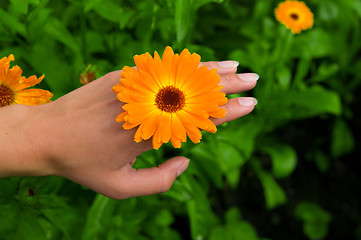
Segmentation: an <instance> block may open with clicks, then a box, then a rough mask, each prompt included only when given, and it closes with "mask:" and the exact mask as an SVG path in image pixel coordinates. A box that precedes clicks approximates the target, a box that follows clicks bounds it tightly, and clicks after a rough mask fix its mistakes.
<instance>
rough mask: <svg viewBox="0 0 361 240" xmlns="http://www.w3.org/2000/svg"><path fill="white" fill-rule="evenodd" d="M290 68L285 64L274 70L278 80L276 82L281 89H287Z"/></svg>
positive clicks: (289, 80)
mask: <svg viewBox="0 0 361 240" xmlns="http://www.w3.org/2000/svg"><path fill="white" fill-rule="evenodd" d="M291 76H292V73H291V70H290V69H289V68H288V67H286V66H281V67H280V68H277V70H276V78H277V80H278V84H279V85H280V87H281V88H282V89H288V88H289V86H290V82H291Z"/></svg>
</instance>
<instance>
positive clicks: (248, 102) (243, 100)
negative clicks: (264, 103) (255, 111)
mask: <svg viewBox="0 0 361 240" xmlns="http://www.w3.org/2000/svg"><path fill="white" fill-rule="evenodd" d="M238 102H239V104H241V105H242V106H245V107H253V106H255V105H257V103H258V101H257V99H255V98H253V97H240V98H238Z"/></svg>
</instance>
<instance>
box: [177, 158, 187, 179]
mask: <svg viewBox="0 0 361 240" xmlns="http://www.w3.org/2000/svg"><path fill="white" fill-rule="evenodd" d="M188 165H189V159H187V160H185V161H183V163H181V165H180V166H179V167H178V170H177V177H178V176H179V175H181V174H182V173H183V172H184V171H185V170H186V169H187V167H188Z"/></svg>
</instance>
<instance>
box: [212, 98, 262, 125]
mask: <svg viewBox="0 0 361 240" xmlns="http://www.w3.org/2000/svg"><path fill="white" fill-rule="evenodd" d="M256 104H257V100H256V99H255V98H253V97H239V98H232V99H230V100H229V101H228V103H226V104H225V105H223V106H221V108H224V109H226V116H225V117H224V118H211V120H212V121H213V123H214V124H215V125H220V124H222V123H225V122H229V121H232V120H235V119H237V118H240V117H243V116H244V115H247V114H248V113H250V112H251V111H252V110H253V109H254V106H255V105H256Z"/></svg>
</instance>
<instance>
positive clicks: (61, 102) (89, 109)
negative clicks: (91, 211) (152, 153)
mask: <svg viewBox="0 0 361 240" xmlns="http://www.w3.org/2000/svg"><path fill="white" fill-rule="evenodd" d="M201 64H202V65H206V66H207V67H208V68H209V69H212V68H217V69H218V73H219V74H220V78H221V84H222V85H223V86H224V87H223V90H222V91H224V92H225V93H227V94H232V93H238V92H241V91H246V90H250V89H252V88H253V87H254V86H255V85H256V82H257V79H258V75H256V74H252V73H246V74H239V75H237V74H235V73H236V71H237V64H235V62H233V61H225V62H206V63H201ZM222 64H223V67H222ZM227 64H228V66H227ZM119 79H120V71H115V72H111V73H108V74H107V75H105V76H103V77H101V78H99V79H97V80H95V81H94V82H91V83H89V84H87V85H85V86H83V87H81V88H79V89H77V90H75V91H73V92H71V93H69V94H67V95H65V96H63V97H61V98H59V99H58V100H56V101H54V102H52V103H48V104H45V105H41V106H36V107H33V108H32V109H33V111H36V114H35V113H34V112H33V113H32V115H31V116H34V117H32V118H31V120H29V124H30V126H32V127H31V130H29V132H28V136H29V138H31V137H32V136H37V138H36V140H32V141H33V142H35V143H36V146H37V147H36V149H37V150H36V152H38V153H41V156H42V158H43V159H45V160H44V161H43V162H45V163H46V164H44V166H45V168H47V169H49V170H48V172H47V174H52V175H58V176H62V177H65V178H68V179H70V180H72V181H74V182H77V183H79V184H82V185H84V186H86V187H88V188H90V189H93V190H94V191H96V192H99V193H101V194H103V195H106V196H108V197H111V198H117V199H123V198H129V197H135V196H142V195H150V194H155V193H161V192H165V191H168V190H169V189H170V187H171V185H172V183H173V182H174V180H175V179H176V177H177V176H179V175H180V174H181V173H182V172H183V171H184V170H185V169H186V168H187V167H188V163H189V160H187V159H186V158H184V157H175V158H172V159H170V160H168V161H166V162H164V163H162V164H160V165H159V166H157V167H152V168H147V169H138V170H136V169H134V168H133V167H132V165H133V164H134V162H135V160H136V157H137V156H138V155H140V154H142V153H143V152H145V151H148V150H150V149H152V143H151V140H150V141H149V140H148V141H142V142H140V143H136V142H134V140H133V139H134V133H135V130H134V129H132V130H124V129H123V128H122V124H121V123H118V122H116V121H115V119H116V117H117V115H118V114H119V113H120V112H121V107H122V103H121V102H120V101H118V100H117V98H116V94H115V93H114V92H113V91H112V87H113V86H114V85H115V84H116V83H118V82H119ZM256 103H257V102H256V100H255V99H254V98H246V97H244V98H243V97H242V98H234V99H230V100H229V102H228V103H227V104H226V105H224V106H222V107H223V108H225V109H226V116H225V117H224V118H221V119H211V120H212V121H213V122H214V123H215V124H216V125H219V124H222V123H224V122H228V121H231V120H234V119H236V118H239V117H242V116H244V115H246V114H248V113H249V112H251V111H252V110H253V108H254V106H255V104H256Z"/></svg>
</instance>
